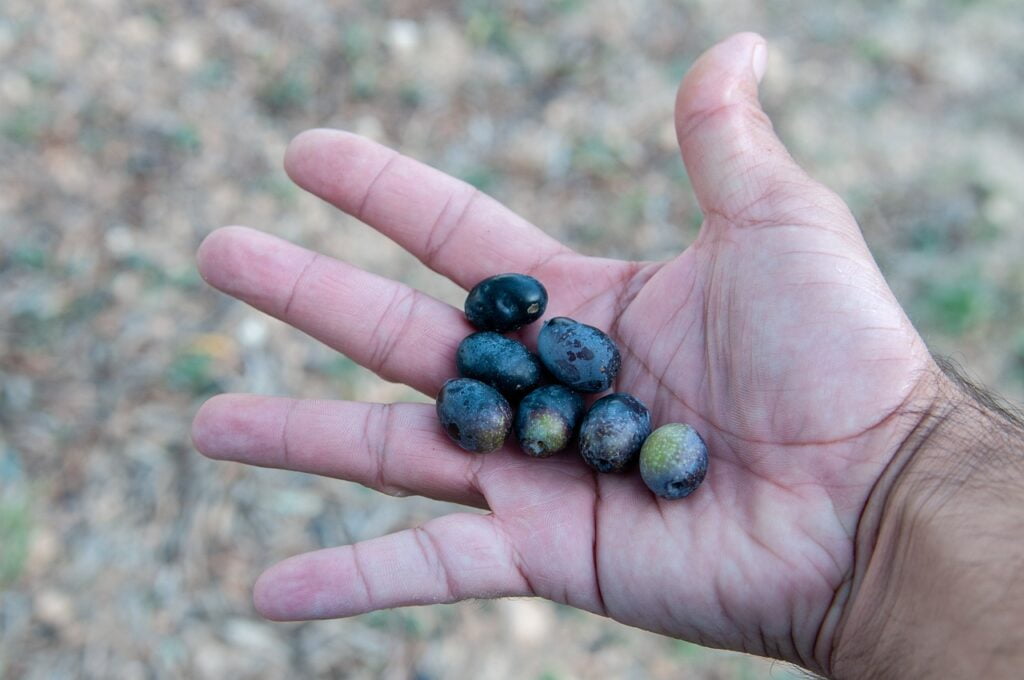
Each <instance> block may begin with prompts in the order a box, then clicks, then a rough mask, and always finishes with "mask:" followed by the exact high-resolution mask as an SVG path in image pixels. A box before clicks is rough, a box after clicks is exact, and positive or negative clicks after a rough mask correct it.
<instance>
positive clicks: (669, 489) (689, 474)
mask: <svg viewBox="0 0 1024 680" xmlns="http://www.w3.org/2000/svg"><path fill="white" fill-rule="evenodd" d="M707 472H708V447H707V445H706V444H705V443H704V440H703V439H701V437H700V435H699V434H697V431H696V430H695V429H693V428H692V427H690V426H689V425H685V424H683V423H669V424H668V425H662V426H661V427H659V428H658V429H657V430H655V431H654V432H652V433H651V436H649V437H648V438H647V441H645V442H644V445H643V447H642V448H641V449H640V476H641V477H643V479H644V483H645V484H647V488H649V489H650V490H651V491H653V492H654V493H656V494H657V495H659V496H661V497H662V498H668V499H670V500H671V499H675V498H683V497H685V496H689V495H690V494H691V493H693V492H694V491H695V490H696V489H697V487H698V486H700V483H701V482H703V481H704V475H706V474H707Z"/></svg>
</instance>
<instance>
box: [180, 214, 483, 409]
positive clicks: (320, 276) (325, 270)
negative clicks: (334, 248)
mask: <svg viewBox="0 0 1024 680" xmlns="http://www.w3.org/2000/svg"><path fill="white" fill-rule="evenodd" d="M197 259H198V261H199V273H200V274H201V275H202V276H203V278H204V279H206V281H207V282H209V283H210V284H211V285H213V286H215V287H216V288H219V289H220V290H222V291H224V292H225V293H228V294H229V295H233V296H235V297H237V298H238V299H240V300H243V301H245V302H248V303H249V304H251V305H252V306H254V307H256V308H257V309H259V310H262V311H264V312H266V313H268V314H271V315H272V316H275V317H277V318H279V319H281V320H282V321H285V322H287V323H290V324H292V325H293V326H295V327H296V328H299V329H300V330H302V331H305V332H306V333H308V334H310V335H312V336H313V337H314V338H317V339H319V340H321V341H323V342H324V343H326V344H327V345H329V346H331V347H333V348H334V349H336V350H338V351H339V352H342V353H343V354H345V355H347V356H348V357H350V358H351V359H352V360H353V361H356V362H358V363H359V364H361V365H363V366H365V367H367V368H369V369H370V370H371V371H373V372H375V373H377V374H378V375H380V376H382V377H384V378H386V379H388V380H394V381H397V382H403V383H405V384H407V385H409V386H411V387H413V388H415V389H417V390H420V391H421V392H424V393H426V394H428V395H430V396H434V395H435V394H437V391H438V390H439V389H440V388H441V385H442V384H444V381H445V379H446V378H448V377H450V376H453V375H455V373H456V370H455V358H454V357H455V348H456V347H458V344H459V342H460V341H461V340H462V338H463V337H465V336H466V335H467V334H468V333H469V332H471V331H472V329H471V328H470V326H469V324H468V322H466V320H465V317H464V315H463V314H462V313H461V312H460V311H459V310H457V309H455V308H454V307H451V306H450V305H447V304H445V303H443V302H440V301H439V300H436V299H434V298H432V297H430V296H428V295H425V294H423V293H420V292H419V291H416V290H415V289H413V288H409V287H408V286H404V285H402V284H399V283H396V282H395V281H391V280H390V279H386V278H383V277H380V276H376V275H374V274H370V273H368V272H365V271H363V270H361V269H359V268H357V267H353V266H352V265H349V264H346V263H344V262H340V261H338V260H334V259H331V258H329V257H326V256H323V255H318V254H317V253H314V252H313V251H310V250H306V249H305V248H300V247H299V246H296V245H293V244H291V243H288V242H287V241H284V240H282V239H279V238H277V237H275V236H271V235H269V234H264V233H262V232H258V231H255V230H253V229H247V228H245V227H225V228H223V229H218V230H217V231H215V232H213V233H212V234H210V235H209V236H207V237H206V239H205V240H204V241H203V243H202V245H201V246H200V247H199V252H198V254H197Z"/></svg>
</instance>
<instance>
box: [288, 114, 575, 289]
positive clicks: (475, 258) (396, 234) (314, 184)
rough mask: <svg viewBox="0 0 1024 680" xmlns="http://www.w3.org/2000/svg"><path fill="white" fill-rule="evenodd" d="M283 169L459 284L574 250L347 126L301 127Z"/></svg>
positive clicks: (538, 264)
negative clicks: (301, 130)
mask: <svg viewBox="0 0 1024 680" xmlns="http://www.w3.org/2000/svg"><path fill="white" fill-rule="evenodd" d="M285 170H286V171H287V172H288V175H289V176H290V177H291V178H292V180H293V181H294V182H295V183H296V184H298V185H299V186H301V187H302V188H303V189H306V190H307V191H309V192H311V193H313V194H315V195H317V196H319V197H320V198H322V199H324V200H325V201H328V202H329V203H331V204H333V205H335V206H336V207H338V208H340V209H341V210H343V211H345V212H346V213H348V214H350V215H352V216H353V217H356V218H358V219H360V220H362V221H363V222H366V223H367V224H369V225H370V226H372V227H373V228H375V229H377V230H378V231H379V232H381V233H382V234H384V235H385V236H387V237H389V238H390V239H392V240H393V241H395V242H396V243H398V244H399V245H400V246H402V247H403V248H405V249H406V250H408V251H409V252H411V253H412V254H413V255H415V256H416V257H417V258H419V260H420V261H421V262H423V263H424V264H426V265H427V266H428V267H430V268H431V269H433V270H434V271H436V272H438V273H439V274H442V275H444V276H447V277H448V278H449V279H451V280H452V281H454V282H455V283H457V284H459V285H460V286H462V287H463V288H467V289H468V288H471V287H473V286H474V285H476V283H477V282H479V281H480V280H481V279H483V278H486V277H488V276H491V275H493V274H500V273H504V272H524V273H531V272H533V271H535V270H537V269H538V268H540V267H542V266H543V265H544V264H546V263H548V262H550V261H551V260H553V259H555V258H557V257H560V256H563V255H572V254H573V252H572V251H571V250H570V249H569V248H567V247H565V246H563V245H562V244H561V243H559V242H558V241H556V240H555V239H553V238H551V237H550V236H548V235H547V234H545V233H544V232H542V231H541V230H540V229H538V228H537V227H535V226H533V225H532V224H530V223H529V222H527V221H526V220H524V219H523V218H521V217H519V216H518V215H516V214H515V213H513V212H512V211H511V210H509V209H508V208H506V207H505V206H503V205H502V204H501V203H499V202H498V201H496V200H494V199H493V198H491V197H490V196H488V195H486V194H484V193H482V192H481V191H479V190H478V189H476V188H475V187H473V186H472V185H470V184H467V183H466V182H463V181H461V180H458V179H455V178H454V177H452V176H450V175H447V174H445V173H443V172H441V171H439V170H436V169H434V168H432V167H430V166H428V165H424V164H423V163H420V162H419V161H416V160H413V159H411V158H409V157H407V156H403V155H401V154H400V153H398V152H397V151H395V150H393V149H389V148H388V147H386V146H383V145H381V144H378V143H376V142H373V141H371V140H369V139H366V138H365V137H361V136H359V135H355V134H352V133H350V132H343V131H340V130H324V129H319V130H307V131H306V132H303V133H302V134H300V135H298V136H297V137H296V138H295V139H294V140H292V142H291V144H290V145H289V146H288V151H287V153H286V154H285Z"/></svg>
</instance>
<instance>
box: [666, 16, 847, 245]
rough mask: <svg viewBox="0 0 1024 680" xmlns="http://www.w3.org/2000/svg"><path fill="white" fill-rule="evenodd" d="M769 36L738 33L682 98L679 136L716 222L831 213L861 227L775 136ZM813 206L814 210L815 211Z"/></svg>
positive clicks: (706, 59) (699, 70)
mask: <svg viewBox="0 0 1024 680" xmlns="http://www.w3.org/2000/svg"><path fill="white" fill-rule="evenodd" d="M766 65H767V49H766V47H765V41H764V38H762V37H761V36H759V35H757V34H756V33H738V34H736V35H734V36H732V37H730V38H727V39H725V40H723V41H722V42H720V43H718V44H717V45H715V46H714V47H712V48H711V49H709V50H708V51H707V52H705V53H704V54H703V55H701V57H700V58H699V59H698V60H697V62H696V63H695V64H694V65H693V67H692V68H691V69H690V71H689V73H687V75H686V77H685V78H684V79H683V83H682V85H680V87H679V93H678V95H677V97H676V134H677V136H678V138H679V147H680V149H681V151H682V153H683V162H684V163H686V171H687V173H688V174H689V176H690V181H691V183H692V184H693V188H694V191H695V192H696V194H697V201H698V202H699V203H700V207H701V210H702V211H703V212H704V215H705V217H706V218H708V220H709V221H714V220H715V219H723V220H725V221H727V222H730V223H733V224H737V225H746V226H755V225H761V224H780V223H793V222H794V221H798V222H800V223H807V222H808V221H817V220H815V219H814V218H815V216H820V217H826V214H823V213H827V219H828V221H829V222H830V223H832V224H834V223H835V222H836V221H837V217H839V218H841V219H840V220H838V221H839V222H842V223H843V225H842V227H841V228H843V229H844V230H848V229H852V230H853V231H854V232H855V233H859V231H858V230H857V226H856V223H855V222H854V221H853V218H852V217H851V216H850V214H849V211H848V210H847V208H846V206H845V204H844V203H843V202H842V200H841V199H839V197H838V196H836V195H835V194H834V193H833V192H831V191H829V190H828V189H826V188H825V187H824V186H822V185H820V184H818V183H817V182H815V181H813V180H812V179H811V178H810V177H808V175H807V173H805V172H804V171H803V170H802V169H801V168H800V167H799V166H798V165H797V164H796V162H795V161H794V160H793V158H792V156H790V155H789V152H787V151H786V148H785V147H784V146H783V145H782V142H781V141H779V138H778V137H776V136H775V132H774V130H773V129H772V124H771V121H770V120H769V119H768V116H767V115H765V113H764V111H763V110H762V109H761V104H760V102H759V101H758V97H757V85H758V83H759V82H760V80H761V77H762V76H763V75H764V72H765V67H766ZM808 211H810V212H808Z"/></svg>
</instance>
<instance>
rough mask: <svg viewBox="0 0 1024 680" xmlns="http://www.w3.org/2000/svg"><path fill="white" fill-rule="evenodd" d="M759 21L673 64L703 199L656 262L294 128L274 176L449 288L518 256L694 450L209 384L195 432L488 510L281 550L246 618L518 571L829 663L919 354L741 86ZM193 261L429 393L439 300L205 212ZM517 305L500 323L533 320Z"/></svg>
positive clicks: (449, 353) (882, 286) (920, 368)
mask: <svg viewBox="0 0 1024 680" xmlns="http://www.w3.org/2000/svg"><path fill="white" fill-rule="evenodd" d="M764 56H765V48H764V42H763V40H762V39H761V38H759V37H758V36H756V35H753V34H740V35H737V36H733V37H732V38H729V39H728V40H726V41H724V42H722V43H720V44H719V45H717V46H715V47H714V48H712V49H711V50H710V51H708V52H707V53H706V54H704V55H703V56H702V57H701V58H700V60H699V61H698V62H697V63H696V64H695V65H694V66H693V68H692V70H691V71H690V73H689V74H688V75H687V77H686V79H685V80H684V82H683V84H682V86H681V87H680V90H679V97H678V100H677V106H676V127H677V131H678V136H679V141H680V147H681V149H682V154H683V159H684V161H685V163H686V167H687V171H688V172H689V176H690V179H691V181H692V184H693V187H694V190H695V191H696V193H697V197H698V200H699V202H700V206H701V208H702V210H703V212H704V215H705V221H704V224H703V226H702V228H701V231H700V234H699V236H698V237H697V239H696V241H695V242H694V243H693V244H692V245H691V246H690V247H689V248H687V249H686V250H685V251H684V252H683V253H681V254H680V255H679V256H678V257H676V258H675V259H673V260H670V261H668V262H657V263H641V262H620V261H614V260H606V259H600V258H591V257H584V256H582V255H579V254H577V253H574V252H573V251H571V250H570V249H568V248H567V247H565V246H563V245H561V244H559V243H557V242H555V241H554V240H552V239H551V238H549V237H547V236H546V235H544V234H543V233H542V232H541V231H539V230H538V229H536V228H535V227H533V226H531V225H530V224H528V223H527V222H525V221H524V220H522V219H521V218H519V217H517V216H515V215H513V214H511V213H510V212H509V211H508V210H507V209H505V208H504V207H502V206H501V205H499V204H497V203H496V202H495V201H493V200H492V199H490V198H488V197H486V196H484V195H482V194H481V193H479V192H478V191H476V190H474V189H473V188H472V187H470V186H468V185H466V184H465V183H463V182H460V181H457V180H455V179H453V178H450V177H448V176H446V175H444V174H442V173H440V172H438V171H436V170H433V169H430V168H428V167H426V166H424V165H421V164H419V163H417V162H415V161H413V160H410V159H408V158H405V157H403V156H400V155H399V154H397V153H395V152H394V151H391V150H389V149H387V148H385V147H382V146H380V145H378V144H375V143H373V142H371V141H368V140H366V139H363V138H360V137H358V136H355V135H351V134H348V133H343V132H335V131H326V130H317V131H311V132H307V133H304V134H302V135H300V136H299V137H297V138H296V139H295V140H294V141H293V142H292V144H291V146H290V147H289V149H288V152H287V156H286V160H285V165H286V168H287V170H288V173H289V174H290V175H291V177H292V178H293V179H294V180H295V181H296V182H297V183H298V184H299V185H300V186H302V187H304V188H305V189H307V190H309V191H311V192H313V193H314V194H316V195H318V196H320V197H322V198H324V199H325V200H327V201H329V202H331V203H333V204H334V205H336V206H337V207H338V208H340V209H341V210H344V211H345V212H347V213H350V214H352V215H354V216H356V217H358V218H359V219H361V220H363V221H364V222H367V223H368V224H370V225H372V226H373V227H375V228H376V229H378V230H380V231H381V232H383V233H384V234H386V235H387V236H389V237H391V238H392V239H394V240H395V241H397V242H398V243H399V244H401V245H402V246H403V247H405V248H406V249H408V250H409V251H410V252H412V253H413V254H415V255H416V256H417V257H418V258H419V259H420V260H421V261H423V262H424V263H425V264H426V265H427V266H428V267H430V268H432V269H434V270H436V271H438V272H440V273H441V274H443V275H445V276H447V277H449V278H451V279H452V280H453V281H454V282H456V283H457V284H459V285H460V286H462V287H464V288H467V289H468V288H469V287H471V286H472V285H473V284H475V283H476V282H477V281H479V280H480V279H483V278H485V277H486V276H489V275H492V274H497V273H501V272H525V273H528V274H531V275H533V276H535V277H537V278H538V279H540V280H541V281H542V282H543V283H544V284H545V285H546V286H547V288H548V291H549V292H550V295H551V302H550V305H549V309H548V311H547V316H555V315H563V316H571V317H573V318H576V319H578V320H580V321H583V322H586V323H589V324H592V325H595V326H598V327H600V328H603V329H606V330H607V331H608V332H610V334H611V335H612V336H613V337H614V338H615V340H616V341H617V342H618V344H619V346H620V348H621V350H622V354H623V361H622V371H621V373H620V375H619V377H618V380H617V384H616V386H615V389H616V390H618V391H627V392H630V393H632V394H634V395H636V396H637V397H638V398H640V399H641V400H643V401H644V402H645V403H646V404H647V405H648V406H649V407H650V409H651V412H652V414H653V420H654V423H655V425H660V424H664V423H668V422H675V421H682V422H688V423H691V424H693V425H694V426H695V427H696V428H697V429H698V431H700V432H701V433H702V435H703V436H704V438H705V439H706V441H707V443H708V446H709V449H710V452H711V462H710V467H709V471H708V477H707V480H706V481H705V483H704V485H703V487H702V488H700V489H699V490H698V491H697V492H696V493H695V494H694V495H693V496H691V497H690V498H687V499H685V500H680V501H661V500H659V499H658V498H656V497H655V496H653V495H652V494H651V493H650V492H649V491H648V490H647V489H646V488H645V487H644V485H643V483H642V481H641V480H640V477H639V475H638V474H635V473H630V474H623V475H597V474H594V473H592V472H591V471H590V469H589V468H587V467H586V466H585V465H584V464H583V463H582V462H581V461H580V460H579V459H578V457H577V456H575V455H571V454H563V455H559V456H556V457H554V458H552V459H546V460H535V459H528V458H526V457H525V456H524V455H523V454H521V453H520V452H518V451H517V450H516V446H515V444H514V442H513V441H510V443H509V444H508V445H506V446H505V448H503V449H502V450H500V451H498V452H495V453H492V454H488V455H474V454H470V453H466V452H464V451H462V450H460V449H458V448H457V447H455V446H454V445H452V444H451V442H450V441H449V440H448V439H447V438H446V436H445V435H444V433H443V432H442V430H441V428H440V427H439V426H438V424H437V421H436V416H435V415H434V409H433V407H432V406H428V405H422V404H394V405H382V404H363V403H349V402H328V403H324V402H307V401H295V400H288V399H277V398H264V397H255V396H243V395H222V396H218V397H216V398H214V399H212V400H211V401H210V402H208V403H207V404H206V405H205V406H204V407H203V408H202V410H201V411H200V412H199V414H198V415H197V417H196V421H195V425H194V433H193V437H194V440H195V443H196V446H197V448H198V449H199V450H200V451H202V452H203V453H204V454H206V455H208V456H212V457H214V458H219V459H229V460H237V461H243V462H247V463H252V464H255V465H263V466H270V467H283V468H290V469H294V470H302V471H307V472H312V473H316V474H322V475H329V476H333V477H338V478H341V479H347V480H353V481H356V482H359V483H362V484H365V485H367V486H370V487H373V488H376V489H379V490H381V491H384V492H386V493H416V494H422V495H425V496H429V497H432V498H438V499H443V500H448V501H456V502H459V503H464V504H466V505H470V506H476V507H479V508H487V509H489V510H490V513H489V514H484V515H481V514H471V513H466V514H453V515H449V516H445V517H441V518H438V519H435V520H432V521H430V522H427V523H426V524H424V525H423V526H421V527H417V528H415V529H411V530H407V531H401V532H398V533H396V534H393V535H389V536H384V537H381V538H376V539H373V540H369V541H364V542H362V543H358V544H356V545H352V546H344V547H338V548H331V549H327V550H320V551H317V552H313V553H309V554H306V555H300V556H297V557H293V558H291V559H289V560H286V561H284V562H282V563H281V564H279V565H277V566H275V567H273V568H271V569H270V570H269V571H267V572H266V573H265V574H264V575H263V576H262V577H261V578H260V580H259V582H258V583H257V584H256V588H255V595H254V597H255V603H256V607H257V608H258V609H259V611H260V612H261V613H262V614H263V615H265V616H268V617H270V618H273V619H309V618H324V617H337V616H348V615H353V614H358V613H361V612H367V611H371V610H375V609H382V608H387V607H396V606H402V605H413V604H425V603H434V602H452V601H457V600H462V599H465V598H477V597H497V596H524V595H537V596H541V597H546V598H549V599H552V600H555V601H558V602H563V603H567V604H570V605H573V606H576V607H580V608H583V609H587V610H589V611H592V612H598V613H601V614H605V615H607V616H609V617H612V618H614V619H617V620H619V621H622V622H624V623H627V624H630V625H634V626H639V627H642V628H646V629H649V630H653V631H657V632H660V633H665V634H668V635H672V636H676V637H680V638H684V639H687V640H693V641H696V642H698V643H701V644H706V645H712V646H717V647H726V648H731V649H738V650H743V651H747V652H752V653H756V654H763V655H768V656H775V657H779V658H783V659H788V660H791V661H794V662H797V663H800V664H802V665H804V666H807V667H809V668H811V669H816V670H825V671H827V670H828V669H829V663H830V654H831V648H832V644H833V642H834V640H833V639H832V638H833V633H834V631H835V629H836V624H837V622H838V620H839V618H840V616H841V614H842V611H843V607H844V605H845V594H846V592H847V590H848V588H849V584H850V578H851V573H852V570H853V558H854V550H853V545H854V542H853V537H854V535H855V532H856V530H857V525H858V521H859V519H860V517H861V513H862V510H863V509H864V507H865V503H866V500H867V498H868V495H869V493H870V491H871V489H872V486H873V485H874V484H875V482H876V480H878V478H879V476H880V474H881V473H882V471H883V469H884V468H885V466H886V464H887V463H888V462H889V460H890V458H891V457H892V456H893V453H894V451H895V450H896V448H897V447H898V445H899V442H900V441H901V437H902V436H903V435H904V434H905V432H906V429H907V424H906V422H905V419H904V418H902V417H901V414H902V409H903V407H904V406H905V405H906V404H908V403H909V402H910V400H911V399H913V398H914V395H915V394H916V393H917V392H918V390H920V389H921V384H922V381H923V377H924V376H926V375H929V374H930V373H931V372H932V371H933V369H934V368H935V367H934V364H933V362H932V359H931V357H930V356H929V354H928V352H927V350H926V348H925V346H924V343H923V342H922V341H921V339H920V337H919V336H918V334H917V333H916V332H915V330H914V329H913V327H912V326H911V324H910V323H909V321H908V320H907V318H906V316H905V315H904V313H903V311H902V309H901V308H900V306H899V304H898V303H897V301H896V300H895V298H894V297H893V295H892V293H891V292H890V290H889V288H888V287H887V285H886V283H885V281H884V280H883V278H882V276H881V274H880V273H879V271H878V269H877V267H876V265H875V263H874V261H873V259H872V257H871V255H870V253H869V252H868V249H867V247H866V245H865V243H864V241H863V238H862V236H861V234H860V231H859V229H858V227H857V224H856V223H855V221H854V219H853V217H852V216H851V215H850V213H849V211H848V210H847V208H846V207H845V206H844V204H843V203H842V201H841V200H840V199H839V198H837V197H836V196H835V195H834V194H832V193H831V192H829V191H828V190H827V189H825V188H823V187H822V186H820V185H818V184H817V183H815V182H814V181H813V180H811V179H810V178H809V177H808V176H807V175H806V174H805V173H804V172H803V171H802V170H800V168H798V167H797V165H796V164H795V163H794V161H793V160H792V158H791V157H790V156H789V155H788V153H787V152H786V150H785V149H784V148H783V146H782V144H781V142H780V141H779V140H778V139H777V138H776V137H775V135H774V133H773V132H772V128H771V124H770V122H769V121H768V119H767V117H766V116H765V114H764V113H763V112H762V110H761V108H760V105H759V103H758V101H757V84H758V80H759V78H760V75H761V74H762V73H763V72H764V66H765V64H764ZM198 258H199V267H200V271H201V273H202V275H203V277H204V278H205V279H206V280H207V281H208V282H210V283H211V284H212V285H214V286H216V287H217V288H220V289H221V290H224V291H226V292H228V293H230V294H232V295H234V296H236V297H238V298H240V299H242V300H244V301H246V302H248V303H250V304H252V305H254V306H255V307H257V308H259V309H261V310H263V311H265V312H267V313H269V314H272V315H274V316H276V317H278V318H280V319H282V320H284V321H286V322H288V323H290V324H292V325H294V326H295V327H296V328H299V329H301V330H303V331H305V332H307V333H309V334H311V335H313V336H314V337H316V338H319V339H320V340H322V341H323V342H325V343H327V344H328V345H330V346H331V347H333V348H335V349H337V350H338V351H341V352H343V353H345V354H346V355H348V356H349V357H351V358H352V359H354V360H356V361H358V362H359V363H361V364H363V365H365V366H367V367H369V368H370V369H372V370H373V371H375V372H377V373H379V374H380V375H382V376H383V377H385V378H387V379H389V380H396V381H401V382H404V383H407V384H409V385H411V386H412V387H414V388H416V389H418V390H421V391H423V392H425V393H426V394H428V395H431V396H433V395H435V394H436V393H437V391H438V389H439V388H440V386H441V384H442V383H443V382H444V380H445V379H447V378H449V377H452V376H454V375H455V367H454V354H455V348H456V346H457V344H458V343H459V341H460V340H461V339H462V338H463V337H464V336H465V335H467V334H468V333H470V332H471V330H472V329H471V328H470V327H469V326H468V324H467V323H466V321H465V319H464V318H463V315H462V313H461V311H460V310H458V309H455V308H453V307H450V306H448V305H446V304H443V303H442V302H440V301H438V300H435V299H432V298H430V297H428V296H426V295H424V294H422V293H419V292H417V291H415V290H412V289H410V288H407V287H405V286H403V285H401V284H398V283H395V282H393V281H389V280H386V279H382V278H380V277H377V276H375V275H373V274H370V273H367V272H364V271H360V270H358V269H356V268H354V267H352V266H350V265H347V264H345V263H343V262H340V261H337V260H332V259H329V258H328V257H326V256H323V255H318V254H316V253H312V252H309V251H307V250H304V249H301V248H299V247H296V246H294V245H290V244H288V243H286V242H284V241H281V240H279V239H277V238H274V237H272V236H269V235H266V234H262V233H259V232H256V231H252V230H249V229H244V228H240V227H231V228H226V229H221V230H218V231H216V232H215V233H213V234H211V235H210V236H209V237H208V238H207V239H206V241H205V242H204V243H203V245H202V246H201V248H200V250H199V254H198ZM538 326H539V324H535V325H534V326H533V327H531V328H529V329H527V330H526V331H525V333H526V335H527V336H528V337H527V342H528V343H530V342H532V340H533V339H534V336H535V334H536V332H537V327H538Z"/></svg>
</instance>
